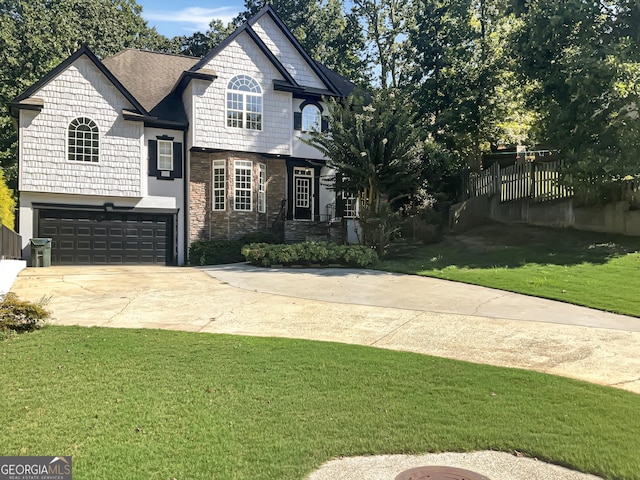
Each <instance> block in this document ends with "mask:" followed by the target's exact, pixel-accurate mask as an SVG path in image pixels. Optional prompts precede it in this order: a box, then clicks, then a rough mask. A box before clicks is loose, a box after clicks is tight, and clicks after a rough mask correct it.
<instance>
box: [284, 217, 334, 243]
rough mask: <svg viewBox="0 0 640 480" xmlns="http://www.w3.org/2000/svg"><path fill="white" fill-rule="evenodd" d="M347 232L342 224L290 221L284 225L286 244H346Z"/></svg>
mask: <svg viewBox="0 0 640 480" xmlns="http://www.w3.org/2000/svg"><path fill="white" fill-rule="evenodd" d="M345 237H346V231H345V227H344V225H343V224H342V222H334V223H331V224H329V223H328V222H307V221H300V220H288V221H287V222H285V225H284V243H289V244H291V243H300V242H334V243H338V244H343V243H345Z"/></svg>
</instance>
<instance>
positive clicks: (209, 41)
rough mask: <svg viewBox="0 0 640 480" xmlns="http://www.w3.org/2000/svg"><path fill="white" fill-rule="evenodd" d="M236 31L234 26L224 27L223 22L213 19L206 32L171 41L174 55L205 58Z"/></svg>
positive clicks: (175, 38) (230, 24)
mask: <svg viewBox="0 0 640 480" xmlns="http://www.w3.org/2000/svg"><path fill="white" fill-rule="evenodd" d="M233 30H234V25H233V24H232V23H229V24H227V25H224V24H223V23H222V20H218V19H213V20H211V22H210V23H209V29H208V30H207V31H206V32H205V33H202V32H195V33H194V34H193V35H190V36H188V37H187V36H179V37H173V38H172V39H171V43H172V50H173V53H179V54H180V55H189V56H192V57H204V56H205V55H206V54H207V53H209V52H210V51H211V50H213V49H214V48H215V47H216V46H217V45H218V44H219V43H220V42H222V41H223V40H224V39H225V38H227V37H228V36H229V35H230V34H231V33H232V32H233Z"/></svg>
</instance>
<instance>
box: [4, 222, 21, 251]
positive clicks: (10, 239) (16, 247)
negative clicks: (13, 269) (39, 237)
mask: <svg viewBox="0 0 640 480" xmlns="http://www.w3.org/2000/svg"><path fill="white" fill-rule="evenodd" d="M5 258H6V259H10V260H17V259H20V258H22V238H21V237H20V235H18V234H17V233H16V232H14V231H13V230H11V229H10V228H9V227H5V226H4V225H2V224H0V259H5Z"/></svg>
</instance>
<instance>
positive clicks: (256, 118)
mask: <svg viewBox="0 0 640 480" xmlns="http://www.w3.org/2000/svg"><path fill="white" fill-rule="evenodd" d="M227 127H235V128H248V129H250V130H262V89H261V88H260V85H258V82H256V81H255V80H254V79H253V78H251V77H250V76H248V75H236V76H235V77H233V78H232V79H231V80H229V83H228V85H227Z"/></svg>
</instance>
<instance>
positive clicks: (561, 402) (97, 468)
mask: <svg viewBox="0 0 640 480" xmlns="http://www.w3.org/2000/svg"><path fill="white" fill-rule="evenodd" d="M0 366H1V368H0V398H2V403H1V405H2V408H1V409H0V452H2V454H3V455H72V456H73V462H74V470H75V472H74V478H75V479H77V480H82V479H91V480H97V479H105V480H111V479H114V478H126V479H145V480H146V479H150V478H154V479H166V480H168V479H170V478H176V479H178V480H182V479H207V480H211V479H216V480H222V479H249V478H251V479H254V478H255V479H269V480H273V479H278V480H282V479H302V478H304V477H305V476H306V475H307V474H308V473H310V472H311V471H313V470H314V469H316V468H317V467H318V466H319V465H320V464H321V463H323V462H324V461H326V460H328V459H330V458H333V457H337V456H340V455H345V456H352V455H363V454H364V455H368V454H382V453H424V452H442V451H473V450H483V449H493V450H503V451H507V452H510V451H514V450H518V451H520V452H523V453H524V454H526V455H529V456H532V457H537V458H539V459H542V460H546V461H551V462H554V463H557V464H561V465H567V466H571V467H573V468H576V469H579V470H582V471H585V472H591V473H594V474H597V475H601V476H603V477H604V478H611V479H613V478H624V479H628V480H633V479H640V456H639V455H638V452H640V435H638V432H639V431H640V415H638V412H639V411H640V396H639V395H634V394H632V393H629V392H625V391H621V390H616V389H611V388H606V387H600V386H596V385H591V384H587V383H583V382H579V381H574V380H569V379H564V378H560V377H555V376H548V375H543V374H539V373H535V372H528V371H521V370H513V369H505V368H497V367H491V366H485V365H473V364H470V363H465V362H460V361H453V360H445V359H439V358H433V357H427V356H422V355H417V354H412V353H403V352H395V351H386V350H379V349H374V348H368V347H361V346H352V345H342V344H333V343H321V342H310V341H299V340H288V339H267V338H247V337H235V336H221V335H215V336H214V335H208V334H195V333H186V332H169V331H154V330H118V329H100V328H90V329H87V328H79V327H47V328H45V329H43V330H41V331H38V332H33V333H29V334H25V335H22V336H19V337H16V338H12V339H10V340H8V341H3V342H0Z"/></svg>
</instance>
